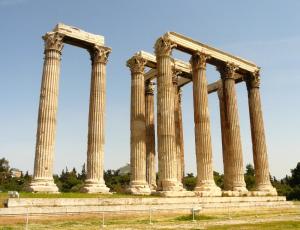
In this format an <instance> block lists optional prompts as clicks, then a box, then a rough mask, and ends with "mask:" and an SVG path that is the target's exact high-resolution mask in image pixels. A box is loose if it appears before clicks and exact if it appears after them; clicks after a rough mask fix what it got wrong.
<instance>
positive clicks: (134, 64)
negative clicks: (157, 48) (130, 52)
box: [126, 55, 147, 73]
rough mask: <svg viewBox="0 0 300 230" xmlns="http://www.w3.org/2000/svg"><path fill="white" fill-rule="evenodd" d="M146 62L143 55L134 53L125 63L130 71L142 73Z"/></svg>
mask: <svg viewBox="0 0 300 230" xmlns="http://www.w3.org/2000/svg"><path fill="white" fill-rule="evenodd" d="M146 63H147V61H146V60H145V59H144V58H143V57H141V56H139V55H134V56H133V57H132V58H130V59H129V60H128V61H127V63H126V65H127V67H129V68H130V71H131V72H132V73H144V70H145V65H146Z"/></svg>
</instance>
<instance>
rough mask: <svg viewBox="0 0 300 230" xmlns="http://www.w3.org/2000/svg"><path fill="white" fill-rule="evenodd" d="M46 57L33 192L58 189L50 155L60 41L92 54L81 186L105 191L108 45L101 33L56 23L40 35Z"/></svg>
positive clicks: (90, 190)
mask: <svg viewBox="0 0 300 230" xmlns="http://www.w3.org/2000/svg"><path fill="white" fill-rule="evenodd" d="M43 39H44V41H45V52H44V54H45V58H44V67H43V76H42V84H41V93H40V104H39V115H38V127H37V134H36V148H35V162H34V174H33V181H32V183H31V184H30V190H31V191H33V192H49V193H55V192H58V188H57V186H56V185H55V184H54V181H53V158H54V146H55V133H56V112H57V104H58V88H59V75H60V60H61V54H62V49H63V43H66V44H70V45H74V46H77V47H80V48H83V49H86V50H87V51H88V52H89V53H90V55H91V63H92V74H91V75H92V76H91V89H90V104H89V119H88V145H87V179H86V182H85V186H84V188H83V191H84V192H88V193H108V192H109V188H107V187H106V185H105V183H104V179H103V158H104V138H105V133H104V113H105V83H106V80H105V78H106V76H105V75H106V70H105V68H106V63H107V60H108V55H109V53H110V52H111V49H110V48H108V47H105V46H104V37H103V36H100V35H94V34H91V33H87V32H85V31H83V30H80V29H78V28H75V27H71V26H67V25H64V24H58V25H57V26H56V27H55V28H54V29H53V31H51V32H48V33H46V34H45V35H44V36H43Z"/></svg>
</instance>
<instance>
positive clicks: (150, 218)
mask: <svg viewBox="0 0 300 230" xmlns="http://www.w3.org/2000/svg"><path fill="white" fill-rule="evenodd" d="M149 224H153V223H152V209H151V207H150V208H149Z"/></svg>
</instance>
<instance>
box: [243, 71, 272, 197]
mask: <svg viewBox="0 0 300 230" xmlns="http://www.w3.org/2000/svg"><path fill="white" fill-rule="evenodd" d="M246 82H247V89H248V104H249V114H250V125H251V137H252V148H253V160H254V168H255V182H256V190H258V191H264V192H270V193H272V194H275V195H276V190H275V189H274V188H273V186H272V185H271V182H270V172H269V163H268V155H267V145H266V137H265V130H264V121H263V114H262V108H261V99H260V92H259V87H260V76H259V72H258V71H257V72H254V73H253V74H251V76H250V77H249V78H248V79H247V81H246Z"/></svg>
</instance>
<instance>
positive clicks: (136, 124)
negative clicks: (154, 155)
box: [127, 55, 151, 195]
mask: <svg viewBox="0 0 300 230" xmlns="http://www.w3.org/2000/svg"><path fill="white" fill-rule="evenodd" d="M145 63H146V61H145V60H144V59H143V58H142V57H140V56H138V55H136V56H133V57H132V58H131V59H129V60H128V61H127V66H128V67H129V68H130V70H131V114H130V116H131V118H130V165H131V180H130V188H129V192H130V193H132V194H144V195H148V194H150V193H151V190H150V188H149V185H148V183H147V181H146V118H145V81H144V69H145Z"/></svg>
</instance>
